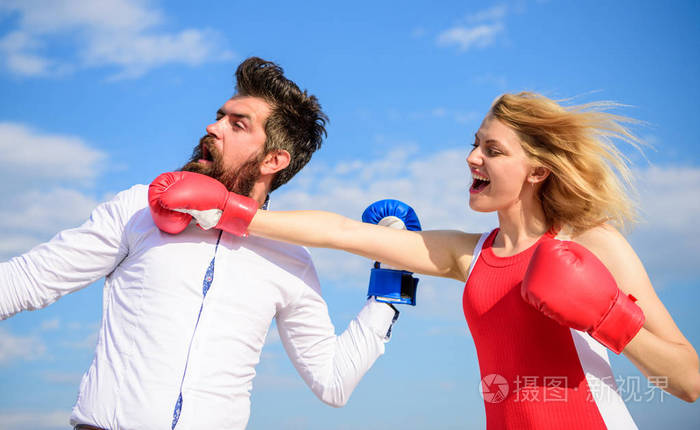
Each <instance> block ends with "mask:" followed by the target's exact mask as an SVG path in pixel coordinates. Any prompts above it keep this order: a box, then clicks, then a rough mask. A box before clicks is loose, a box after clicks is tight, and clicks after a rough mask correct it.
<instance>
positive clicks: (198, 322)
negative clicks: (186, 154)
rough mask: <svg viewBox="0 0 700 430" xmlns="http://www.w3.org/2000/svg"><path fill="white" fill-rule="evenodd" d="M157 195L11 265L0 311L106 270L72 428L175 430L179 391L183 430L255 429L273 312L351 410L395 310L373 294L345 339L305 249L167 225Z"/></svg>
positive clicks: (112, 205)
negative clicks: (255, 392) (163, 227)
mask: <svg viewBox="0 0 700 430" xmlns="http://www.w3.org/2000/svg"><path fill="white" fill-rule="evenodd" d="M147 191H148V187H147V186H145V185H136V186H134V187H132V188H131V189H129V190H126V191H123V192H121V193H119V194H118V195H117V196H116V197H115V198H114V199H113V200H111V201H109V202H107V203H104V204H102V205H100V206H98V207H97V208H96V209H95V210H94V211H93V213H92V215H91V216H90V219H89V220H88V221H87V222H85V223H84V224H83V225H82V226H80V227H78V228H75V229H72V230H66V231H63V232H61V233H59V234H58V235H56V236H55V237H54V238H53V239H52V240H51V241H49V242H47V243H44V244H41V245H38V246H37V247H35V248H34V249H32V250H31V251H29V252H27V253H26V254H24V255H21V256H19V257H15V258H13V259H11V260H10V261H8V262H5V263H0V318H2V319H5V318H8V317H10V316H11V315H13V314H15V313H17V312H19V311H21V310H33V309H38V308H42V307H44V306H47V305H49V304H51V303H53V302H54V301H56V300H57V299H59V298H60V297H61V296H63V295H65V294H68V293H70V292H73V291H76V290H78V289H80V288H83V287H85V286H87V285H88V284H90V283H92V282H94V281H96V280H98V279H100V278H102V277H105V283H104V294H103V296H104V298H103V314H102V324H101V327H100V330H99V336H98V341H97V347H96V350H95V357H94V359H93V361H92V364H91V365H90V368H89V369H88V371H87V372H86V373H85V375H84V376H83V379H82V382H81V384H80V393H79V396H78V400H77V402H76V404H75V406H74V408H73V413H72V416H71V424H72V425H75V424H90V425H94V426H98V427H101V428H105V429H120V430H128V429H149V430H151V429H171V426H172V424H173V415H174V410H175V404H176V402H177V400H178V397H179V396H180V395H181V396H182V397H181V398H182V406H181V411H180V415H179V418H178V421H177V425H176V426H175V428H176V429H183V430H184V429H203V428H212V429H243V428H245V426H246V424H247V422H248V417H249V415H250V391H251V389H252V382H253V377H254V376H255V365H256V364H257V363H258V362H259V359H260V352H261V350H262V347H263V344H264V342H265V337H266V335H267V331H268V329H269V327H270V323H271V321H272V319H273V318H276V320H277V327H278V330H279V334H280V339H281V341H282V344H283V345H284V348H285V350H286V351H287V354H288V355H289V358H290V359H291V361H292V363H293V364H294V367H295V368H296V369H297V371H298V372H299V374H300V375H301V377H302V378H303V380H304V381H305V382H306V384H307V385H308V386H309V387H310V388H311V389H312V390H313V392H314V393H315V394H316V395H317V396H318V397H319V398H320V399H321V400H322V401H324V402H326V403H328V404H330V405H333V406H342V405H343V404H345V402H346V401H347V400H348V398H349V396H350V394H351V393H352V391H353V389H354V388H355V386H356V385H357V384H358V382H359V381H360V379H361V378H362V376H363V375H364V373H365V372H366V371H367V370H368V369H369V368H370V367H371V366H372V364H373V363H374V361H375V360H376V359H377V358H378V357H379V356H380V355H381V354H382V353H383V352H384V344H385V342H387V341H388V337H389V335H388V333H389V331H390V328H391V325H392V323H393V320H394V318H395V313H394V311H393V310H392V309H391V308H390V307H389V306H387V305H386V304H383V303H377V302H374V301H368V302H367V303H366V304H365V306H364V307H363V308H362V310H361V311H360V313H359V314H358V316H357V318H355V319H354V320H353V321H352V322H351V323H350V325H349V326H348V328H347V329H346V330H345V332H344V333H342V334H341V335H340V336H336V335H335V329H334V327H333V324H332V323H331V320H330V318H329V316H328V309H327V306H326V303H325V302H324V300H323V298H322V297H321V289H320V286H319V281H318V277H317V275H316V271H315V269H314V266H313V263H312V261H311V257H310V255H309V253H308V251H307V250H306V249H304V248H302V247H298V246H294V245H289V244H285V243H280V242H276V241H272V240H267V239H263V238H258V237H248V238H239V237H236V236H233V235H230V234H228V233H225V232H224V233H222V232H221V231H219V230H208V231H203V230H201V229H200V228H198V227H197V226H195V225H194V224H191V225H190V226H189V227H188V228H187V229H186V230H185V231H184V232H183V233H181V234H179V235H169V234H166V233H163V232H161V231H160V230H158V228H157V227H156V226H155V224H154V223H153V220H152V218H151V214H150V210H149V208H148V202H147ZM217 243H218V245H217ZM214 257H216V258H215V262H214V271H213V280H212V282H211V286H210V287H209V289H208V291H207V293H206V295H205V294H204V293H203V280H204V277H205V273H206V272H207V268H208V267H210V264H211V263H212V259H213V258H214Z"/></svg>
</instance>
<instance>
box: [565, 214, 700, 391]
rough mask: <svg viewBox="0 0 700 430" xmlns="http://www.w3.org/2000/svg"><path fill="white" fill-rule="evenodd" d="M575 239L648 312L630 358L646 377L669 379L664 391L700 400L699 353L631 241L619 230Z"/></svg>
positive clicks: (629, 348) (628, 348)
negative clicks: (675, 320)
mask: <svg viewBox="0 0 700 430" xmlns="http://www.w3.org/2000/svg"><path fill="white" fill-rule="evenodd" d="M574 241H576V242H578V243H580V244H581V245H583V246H585V247H586V248H588V249H589V250H590V251H591V252H593V253H594V254H596V256H597V257H598V258H599V259H600V260H601V261H602V262H603V263H604V264H605V266H606V267H607V268H608V270H609V271H610V273H612V275H613V277H614V278H615V281H616V282H617V285H618V287H619V288H620V290H622V291H623V292H624V293H625V294H632V295H633V296H634V297H635V298H637V299H638V301H637V305H639V307H640V308H641V309H642V311H643V312H644V316H645V318H646V319H645V322H644V327H643V328H642V329H641V330H640V331H639V333H638V334H637V335H636V336H635V337H634V338H633V339H632V340H631V341H630V342H629V344H627V346H626V347H625V349H624V350H623V353H624V354H625V356H626V357H627V358H628V359H629V360H630V361H631V362H632V363H633V364H634V365H635V366H636V367H637V368H638V369H639V370H640V371H641V372H642V373H643V374H644V375H645V376H646V377H652V376H653V377H661V378H663V379H661V381H660V382H666V386H661V384H659V388H662V389H664V390H666V391H668V392H669V393H671V394H673V395H674V396H676V397H678V398H680V399H683V400H685V401H688V402H694V401H695V400H696V399H697V398H698V396H700V372H699V371H698V355H697V353H696V351H695V349H694V348H693V346H692V345H691V344H690V342H688V340H687V339H686V338H685V336H683V333H681V331H680V329H679V328H678V326H676V323H675V322H674V321H673V318H671V315H670V314H669V312H668V311H667V310H666V307H665V306H664V304H663V303H662V302H661V300H660V299H659V297H658V296H657V295H656V292H655V291H654V287H653V286H652V285H651V281H650V280H649V277H648V275H647V273H646V270H645V269H644V265H643V264H642V262H641V261H640V260H639V257H638V256H637V254H636V253H635V252H634V250H633V249H632V247H631V246H630V245H629V243H628V242H627V240H625V238H624V237H623V236H622V235H621V234H620V233H619V232H617V231H616V230H615V229H614V228H612V227H610V226H602V227H598V228H594V229H591V230H589V231H587V232H585V233H583V234H581V235H580V236H578V237H576V238H575V239H574ZM654 380H655V381H659V380H658V378H654Z"/></svg>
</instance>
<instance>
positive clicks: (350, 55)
mask: <svg viewBox="0 0 700 430" xmlns="http://www.w3.org/2000/svg"><path fill="white" fill-rule="evenodd" d="M698 22H700V4H698V3H697V2H694V1H687V2H683V1H678V2H668V3H667V4H662V3H661V2H652V1H627V0H624V1H616V2H585V3H584V2H573V1H555V0H552V1H504V2H485V1H479V2H476V1H445V2H417V1H402V2H377V1H370V2H367V1H354V2H344V3H342V4H337V3H336V2H327V1H326V2H319V1H308V2H282V1H268V2H263V3H262V4H260V5H258V4H255V2H237V1H227V2H210V3H208V4H206V5H205V6H199V5H195V2H167V3H166V2H164V1H156V0H153V1H141V0H109V1H107V0H104V1H94V2H89V1H79V0H0V94H2V97H1V98H0V164H2V166H3V167H2V169H0V201H2V204H1V205H0V260H2V261H4V260H6V259H9V258H11V257H12V256H14V255H18V254H20V253H22V252H24V251H26V250H28V249H30V248H31V247H32V246H33V245H35V244H37V243H40V242H42V241H46V240H48V239H50V238H51V236H52V235H53V234H55V233H56V232H58V231H59V230H61V229H63V228H68V227H72V226H76V225H78V224H80V223H81V222H82V221H83V220H84V219H85V218H86V217H87V216H88V214H89V212H90V210H91V209H92V208H93V207H94V206H95V205H97V204H98V203H99V202H100V201H103V200H105V199H107V198H109V197H110V196H112V195H114V194H115V193H116V192H118V191H120V190H122V189H125V188H127V187H129V186H131V185H133V184H135V183H149V182H150V181H151V180H152V179H153V178H154V177H155V176H157V175H158V174H159V173H161V172H163V171H167V170H172V169H174V168H176V167H177V166H179V165H181V164H182V162H183V161H184V160H185V159H186V158H187V157H188V156H189V154H190V152H191V148H192V147H193V146H194V144H195V143H196V142H197V141H198V139H199V137H201V136H202V134H203V133H204V127H205V126H206V125H207V124H208V123H209V122H210V121H212V119H213V117H214V115H215V112H216V110H217V109H218V107H219V106H220V105H221V104H222V103H223V102H224V101H225V100H226V99H227V98H228V97H230V95H231V94H232V84H233V72H234V70H235V67H236V65H237V64H238V63H239V62H240V61H241V60H242V59H244V58H246V57H248V56H251V55H257V56H261V57H263V58H266V59H270V60H273V61H276V62H278V63H279V64H281V65H282V66H283V67H284V68H285V70H286V71H287V74H288V75H289V76H290V77H291V78H292V79H294V80H296V81H297V82H298V83H299V84H300V85H301V86H302V87H304V88H308V89H309V90H310V92H312V93H314V94H316V95H317V96H318V97H319V99H320V101H321V103H322V105H323V107H324V109H325V110H326V112H327V113H328V115H329V116H330V118H331V122H330V125H329V127H328V139H327V140H326V142H325V144H324V147H323V148H322V149H321V150H320V151H319V152H318V154H316V155H315V156H314V158H313V160H312V162H311V163H310V165H309V166H308V167H307V168H305V170H304V171H303V172H302V173H301V174H299V175H298V176H297V177H296V178H295V179H294V180H293V181H292V182H291V183H290V184H288V185H286V186H285V187H283V188H282V189H280V190H279V191H277V192H275V193H274V194H273V196H272V204H273V208H277V209H298V208H305V209H326V210H332V211H336V212H340V213H343V214H345V215H347V216H351V217H355V218H359V215H360V214H361V213H362V210H363V209H364V208H365V206H366V205H367V204H369V203H371V202H372V201H374V200H377V199H380V198H387V197H392V198H399V199H402V200H404V201H406V202H408V203H410V204H411V205H413V206H414V208H415V209H416V211H417V213H418V214H419V216H420V217H421V221H422V223H423V226H424V228H429V229H430V228H457V229H462V230H465V231H473V232H480V231H485V230H487V229H489V228H491V227H493V226H494V225H495V219H494V217H493V216H491V215H477V214H474V213H472V212H470V210H469V209H468V207H467V204H466V201H467V196H468V194H467V175H468V172H467V169H466V167H465V162H464V159H465V157H466V154H467V151H468V149H469V145H470V143H471V141H472V137H471V136H473V133H474V132H475V131H476V129H477V128H478V125H479V123H480V121H481V119H482V117H483V115H484V114H485V112H486V111H487V109H488V107H489V104H490V103H491V101H492V100H493V99H494V98H496V97H497V96H498V95H499V94H501V93H503V92H513V91H521V90H534V91H538V92H542V93H544V94H546V95H548V96H551V97H554V98H559V99H563V98H570V97H573V98H574V101H575V102H587V101H593V100H601V99H604V100H614V101H617V102H620V103H623V104H625V105H628V107H626V108H624V109H621V110H619V111H618V112H619V113H622V114H625V115H629V116H632V117H635V118H637V119H640V120H642V121H644V122H645V123H646V124H645V125H644V126H640V127H637V128H635V132H636V133H637V134H638V135H640V136H641V137H642V138H643V139H645V140H646V141H647V142H649V143H650V144H651V145H653V149H647V150H646V151H645V154H646V159H645V158H644V157H642V156H640V155H639V154H638V153H637V152H635V151H633V150H630V149H629V148H625V147H622V148H623V150H624V151H625V153H627V154H628V155H629V156H630V158H631V159H632V160H633V161H634V162H635V167H634V172H635V174H636V175H637V179H638V182H637V185H638V188H639V191H640V193H639V202H640V209H641V211H642V215H643V222H641V223H640V224H639V225H637V226H636V227H635V228H634V229H633V230H632V231H631V232H630V233H629V236H628V238H629V240H630V242H631V243H632V245H633V246H634V247H635V249H636V250H637V252H638V254H639V255H640V257H641V258H642V260H643V261H644V263H645V265H646V267H647V270H648V272H649V275H650V277H651V279H652V281H653V283H654V285H655V287H656V289H657V291H658V293H659V296H660V297H661V299H662V300H663V301H664V303H665V304H666V306H667V307H668V309H669V311H670V312H671V314H672V316H673V317H674V319H675V321H676V323H677V324H678V325H679V326H680V328H681V329H682V330H683V332H684V334H685V335H686V337H688V339H689V340H690V341H691V342H692V343H693V345H695V346H696V347H698V346H700V320H699V318H698V313H697V310H696V309H697V304H698V303H700V291H698V279H700V268H699V266H698V264H697V263H698V256H699V255H700V224H699V223H697V221H696V218H695V217H696V216H697V215H698V214H700V149H698V148H699V145H698V139H699V138H698V136H700V121H698V118H700V107H699V104H698V100H700V85H699V84H698V80H697V76H700V61H699V60H700V25H698ZM312 252H313V254H314V256H315V260H316V262H317V265H318V268H319V272H320V275H321V280H322V284H323V288H324V295H325V297H326V299H327V301H328V304H329V308H330V311H331V315H332V318H333V321H334V322H335V324H336V327H337V330H339V331H340V330H342V329H344V327H345V326H346V325H347V323H348V321H349V320H350V319H351V318H352V317H353V316H354V315H355V314H356V312H357V311H358V310H359V309H360V308H361V306H362V303H363V296H364V293H365V291H366V283H367V279H368V269H369V267H370V262H368V261H366V260H363V259H362V258H359V257H354V256H349V255H346V254H343V253H340V252H336V251H326V250H312ZM101 286H102V283H101V282H98V283H96V284H94V285H91V286H89V287H88V288H86V289H84V290H82V291H80V292H78V293H75V294H73V295H70V296H67V297H64V298H63V299H61V300H59V301H58V302H57V303H55V304H54V305H52V306H50V307H48V308H46V309H43V310H40V311H36V312H24V313H22V314H19V315H16V316H15V317H13V318H11V319H9V320H6V321H3V322H0V387H2V388H0V429H15V428H27V427H31V428H36V429H57V428H66V427H67V426H66V423H67V419H68V416H69V414H70V408H71V406H72V404H73V402H74V401H75V398H76V396H77V388H78V384H79V381H80V377H81V375H82V372H83V371H85V370H86V369H87V367H88V365H89V363H90V361H91V359H92V351H93V348H94V345H95V341H96V330H97V327H98V325H99V322H100V318H101V294H102V291H101ZM0 287H1V286H0ZM461 290H462V285H459V283H456V282H452V281H446V280H439V279H436V278H430V277H422V280H421V283H420V290H419V296H418V306H417V307H416V308H408V309H404V310H403V312H402V315H401V318H400V320H399V322H398V324H397V326H396V328H395V330H394V336H393V339H392V341H391V343H390V344H389V345H388V347H387V353H386V354H385V355H384V356H383V357H381V358H380V359H379V361H378V362H377V364H376V365H375V366H374V368H373V369H372V370H371V371H370V372H369V373H368V375H367V376H366V378H365V379H364V380H363V381H362V382H361V383H360V385H359V387H358V388H357V389H356V391H355V393H354V394H353V397H352V398H351V400H350V402H349V404H348V405H347V406H346V407H345V408H343V409H333V408H330V407H328V406H325V405H323V404H321V403H320V402H319V401H318V400H316V399H315V397H314V396H313V394H312V393H311V392H310V390H308V388H306V387H305V386H304V384H303V382H302V380H301V378H300V377H299V376H298V375H297V374H296V373H295V371H294V369H293V368H292V366H291V364H290V363H289V361H288V359H287V358H286V356H285V354H284V351H283V349H282V347H281V344H280V342H279V339H278V338H277V336H276V331H275V330H271V332H270V335H269V337H268V341H267V345H266V347H265V349H264V352H263V356H262V360H261V363H260V365H259V366H258V369H257V370H258V376H257V377H256V379H255V381H254V389H253V398H252V402H253V407H252V415H251V421H250V425H249V428H250V429H267V428H281V429H360V428H362V429H373V428H402V429H426V428H431V429H457V428H459V429H463V428H483V427H484V411H483V403H482V400H481V398H480V396H479V393H478V386H479V372H478V365H477V361H476V355H475V351H474V346H473V342H472V340H471V337H470V335H469V333H468V330H467V327H466V323H465V322H464V317H463V315H462V313H461ZM613 366H614V369H615V371H616V372H617V373H618V374H619V375H621V377H622V378H626V379H625V380H627V381H635V378H638V379H639V384H640V388H639V389H638V390H635V392H637V393H638V394H639V396H641V397H642V398H641V399H640V398H637V399H635V398H634V394H635V393H629V396H628V397H629V399H628V402H627V403H628V407H629V408H630V410H631V412H632V414H633V416H634V417H635V419H636V421H637V423H638V425H639V427H640V428H642V429H645V428H647V429H653V428H658V427H660V426H662V425H663V426H667V427H673V428H679V429H684V428H696V427H697V423H698V422H700V406H699V405H697V404H693V405H688V404H685V403H683V402H681V401H679V400H676V399H674V398H671V397H670V396H664V397H663V398H662V400H661V399H660V398H659V393H656V396H655V397H654V398H653V399H649V395H645V391H646V387H647V386H646V382H645V380H644V379H643V378H642V377H641V374H640V373H639V372H638V371H636V369H635V368H634V367H633V366H632V365H631V364H630V363H629V362H628V361H627V360H626V359H625V358H624V357H613ZM630 383H631V384H634V382H630Z"/></svg>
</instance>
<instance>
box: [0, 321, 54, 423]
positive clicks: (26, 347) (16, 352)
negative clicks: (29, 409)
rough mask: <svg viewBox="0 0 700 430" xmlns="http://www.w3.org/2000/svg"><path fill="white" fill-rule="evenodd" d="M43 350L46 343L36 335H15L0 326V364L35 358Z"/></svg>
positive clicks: (41, 353)
mask: <svg viewBox="0 0 700 430" xmlns="http://www.w3.org/2000/svg"><path fill="white" fill-rule="evenodd" d="M45 352H46V345H44V343H43V342H42V341H41V340H40V339H39V338H37V337H36V336H16V335H13V334H12V333H10V332H9V331H7V330H6V329H4V328H2V327H0V365H3V364H7V363H10V362H12V361H14V360H17V359H20V360H36V359H37V358H39V357H41V356H43V355H44V353H45ZM0 422H2V420H1V418H0Z"/></svg>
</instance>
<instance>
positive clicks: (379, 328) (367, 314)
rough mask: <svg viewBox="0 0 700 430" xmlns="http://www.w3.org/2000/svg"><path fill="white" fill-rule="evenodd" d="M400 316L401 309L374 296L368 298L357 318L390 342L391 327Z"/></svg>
mask: <svg viewBox="0 0 700 430" xmlns="http://www.w3.org/2000/svg"><path fill="white" fill-rule="evenodd" d="M398 318H399V311H398V310H396V308H394V307H393V306H392V305H390V304H388V303H381V302H378V301H376V300H374V298H369V299H367V304H365V307H363V308H362V310H361V311H360V314H359V315H358V316H357V320H358V321H359V322H360V323H361V324H365V325H367V326H369V327H370V328H371V329H372V331H374V332H375V333H376V334H377V335H378V336H379V337H381V338H382V339H384V341H385V342H388V341H389V339H390V338H391V328H392V326H393V325H394V323H395V322H396V320H397V319H398Z"/></svg>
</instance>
